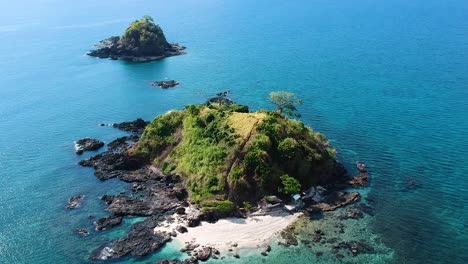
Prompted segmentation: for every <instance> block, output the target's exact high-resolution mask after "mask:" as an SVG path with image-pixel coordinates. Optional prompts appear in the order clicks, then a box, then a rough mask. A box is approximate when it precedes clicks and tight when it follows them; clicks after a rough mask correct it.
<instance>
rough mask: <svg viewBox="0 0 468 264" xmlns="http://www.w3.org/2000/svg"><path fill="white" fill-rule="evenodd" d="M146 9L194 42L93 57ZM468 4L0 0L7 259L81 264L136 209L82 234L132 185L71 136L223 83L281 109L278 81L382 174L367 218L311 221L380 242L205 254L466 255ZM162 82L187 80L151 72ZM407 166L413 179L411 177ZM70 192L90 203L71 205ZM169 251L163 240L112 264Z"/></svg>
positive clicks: (3, 258)
mask: <svg viewBox="0 0 468 264" xmlns="http://www.w3.org/2000/svg"><path fill="white" fill-rule="evenodd" d="M146 14H148V15H151V16H153V17H154V19H155V20H156V21H157V22H158V23H159V24H160V25H161V27H162V28H163V29H164V31H165V34H166V37H167V38H168V40H170V41H173V42H179V43H181V44H182V45H185V46H187V47H188V50H187V51H188V54H187V55H183V56H178V57H171V58H168V59H164V60H161V61H157V62H151V63H144V64H133V63H126V62H122V61H110V60H101V59H96V58H91V57H88V56H86V55H85V53H86V51H87V50H89V49H90V48H92V47H93V44H96V43H97V42H98V41H99V40H101V39H104V38H106V37H109V36H111V35H119V34H121V33H122V32H123V30H124V29H125V28H126V26H127V25H128V24H129V22H131V21H132V20H133V19H136V18H139V17H141V16H143V15H146ZM467 17H468V2H467V1H465V0H444V1H436V0H424V1H423V0H412V1H407V0H392V1H378V0H377V1H371V0H339V1H337V0H308V1H305V0H304V1H300V0H297V1H277V0H257V1H247V0H245V1H244V0H228V1H216V0H203V1H202V0H197V1H195V0H194V1H184V0H181V1H122V0H115V1H91V0H82V1H64V0H61V1H58V0H38V1H24V0H18V1H4V0H1V1H0V40H1V41H0V132H1V136H0V263H6V264H13V263H15V264H16V263H28V264H29V263H38V264H42V263H89V262H90V261H89V260H88V257H89V255H90V253H91V252H92V250H93V249H94V248H96V247H97V246H99V245H101V244H103V243H105V242H107V241H109V240H110V239H115V238H117V237H119V236H122V235H123V234H124V233H125V232H126V231H127V230H128V228H129V227H130V225H131V224H132V223H135V222H138V221H141V220H142V219H141V218H126V219H125V223H124V224H123V225H122V226H120V227H118V228H115V229H113V230H111V231H106V232H101V233H97V232H94V231H92V234H91V235H90V236H88V237H80V236H79V235H77V234H75V233H74V229H75V228H76V227H86V228H89V229H92V221H93V219H95V218H96V217H102V216H105V215H106V212H105V211H104V210H103V209H104V204H103V203H101V202H100V201H99V197H100V196H101V195H103V194H114V193H118V192H123V191H126V189H127V185H126V184H124V183H121V182H119V181H112V180H111V181H107V182H100V181H99V180H97V179H96V178H95V177H94V175H93V171H92V170H91V169H89V168H82V167H80V166H78V165H77V163H78V161H79V160H80V159H83V158H86V157H88V156H90V155H93V154H95V153H87V154H85V155H83V156H77V155H76V154H75V153H74V150H73V141H74V140H76V139H79V138H82V137H86V136H88V137H95V138H98V139H101V140H104V141H105V142H110V141H111V140H113V139H115V138H116V137H118V136H122V135H124V134H125V133H123V132H121V131H118V130H116V129H113V128H111V127H99V126H97V124H98V123H113V122H121V121H127V120H134V119H135V118H137V117H142V118H144V119H147V120H151V119H152V118H154V117H155V116H156V115H158V114H161V113H164V112H166V111H168V110H170V109H178V108H182V107H183V106H184V105H186V104H189V103H201V102H204V101H205V100H206V99H207V98H208V97H209V96H212V95H214V94H215V93H216V92H218V91H222V90H225V89H230V90H231V91H232V99H234V100H235V101H237V102H239V103H242V104H247V105H249V106H251V108H252V109H259V108H268V109H273V106H272V105H271V104H270V103H269V102H268V99H267V97H268V94H269V93H270V92H271V91H278V90H287V91H291V92H293V93H295V94H296V95H297V96H298V97H300V98H301V99H302V100H303V101H304V104H303V105H302V106H301V107H300V109H299V111H300V113H301V114H302V116H303V117H302V121H304V122H305V123H306V124H307V125H310V126H312V127H313V128H314V130H316V131H320V132H322V133H323V134H325V135H326V136H327V137H328V138H329V139H330V140H331V142H332V144H333V145H334V146H335V147H336V148H337V150H338V158H339V159H340V160H341V161H342V162H343V163H344V164H345V165H346V166H347V168H349V170H350V172H351V173H354V172H355V171H354V168H353V164H354V162H355V161H356V160H363V161H365V162H366V163H367V164H368V166H369V167H370V169H371V177H372V182H371V185H370V187H368V188H365V189H362V190H361V191H362V193H363V196H364V197H365V198H364V199H363V201H364V202H366V203H369V204H370V205H372V206H373V207H374V210H375V214H374V215H373V216H369V215H368V216H366V217H365V218H364V219H361V220H346V221H338V220H337V219H336V217H337V214H340V211H338V212H334V213H329V214H325V215H324V217H323V218H322V219H319V220H314V221H307V222H305V223H303V228H304V231H303V232H304V234H305V233H307V232H309V231H313V230H315V229H321V230H324V232H325V233H326V234H327V236H328V237H334V236H336V237H337V239H340V241H342V240H345V241H348V240H363V241H367V242H368V243H370V244H371V245H373V247H374V248H375V249H376V250H375V253H374V254H361V255H359V256H357V257H352V256H348V255H345V256H344V258H343V259H339V258H336V256H335V255H334V254H332V253H331V252H330V249H329V248H328V249H327V248H325V247H324V248H323V249H322V248H320V247H319V246H318V247H317V248H310V247H307V246H305V245H303V244H302V243H300V244H299V246H297V247H291V248H283V247H278V246H274V248H273V251H272V253H271V254H270V256H269V257H263V256H260V255H259V254H257V253H252V252H251V254H250V255H249V254H246V255H241V256H242V258H241V259H239V260H235V259H234V258H232V257H229V256H228V257H226V258H225V259H224V260H222V261H218V262H216V261H211V262H212V263H221V262H222V263H289V264H293V263H457V264H463V263H468V250H467V248H468V207H467V206H466V203H467V202H468V161H467V160H468V155H467V151H468V19H467ZM165 78H170V79H175V80H178V81H179V82H180V83H181V86H179V87H177V88H174V89H168V90H162V89H159V88H155V87H152V86H150V85H149V82H150V81H152V80H160V79H165ZM408 179H413V180H414V181H416V182H417V185H418V186H417V187H416V188H410V189H408V188H406V187H407V185H406V182H407V181H408ZM77 194H84V195H85V196H86V197H85V200H84V204H83V207H82V208H80V209H76V210H66V209H65V205H66V201H67V199H68V197H70V196H72V195H77ZM88 215H92V216H94V217H95V218H88ZM340 225H343V226H341V227H339V228H342V229H344V234H342V233H340V232H338V233H339V234H338V233H337V234H335V233H336V230H335V229H336V227H337V226H340ZM318 251H323V253H324V254H323V256H321V257H317V256H316V255H315V253H317V252H318ZM177 257H182V255H181V253H179V252H178V251H177V247H176V246H175V245H173V244H168V245H167V246H166V247H165V248H164V249H162V250H161V251H159V252H157V253H155V254H153V255H151V256H149V257H147V258H144V259H139V260H136V259H131V258H129V259H123V260H121V261H117V262H115V263H137V262H138V263H155V262H156V261H157V260H158V259H161V258H177Z"/></svg>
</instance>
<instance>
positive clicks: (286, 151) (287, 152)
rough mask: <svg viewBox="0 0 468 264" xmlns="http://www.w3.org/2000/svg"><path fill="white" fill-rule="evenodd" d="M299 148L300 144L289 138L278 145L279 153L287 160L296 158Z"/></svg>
mask: <svg viewBox="0 0 468 264" xmlns="http://www.w3.org/2000/svg"><path fill="white" fill-rule="evenodd" d="M298 147H299V144H298V143H297V141H296V140H295V139H294V138H290V137H288V138H285V139H284V140H283V141H281V142H280V143H279V144H278V151H279V153H280V155H281V157H283V158H285V159H292V158H294V156H296V151H297V148H298Z"/></svg>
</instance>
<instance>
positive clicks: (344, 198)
mask: <svg viewBox="0 0 468 264" xmlns="http://www.w3.org/2000/svg"><path fill="white" fill-rule="evenodd" d="M360 197H361V196H360V195H359V193H357V192H351V193H347V192H333V193H331V194H330V195H328V196H327V197H326V198H325V200H324V201H323V202H322V203H318V204H316V205H313V207H317V208H320V209H321V210H322V211H333V210H335V209H337V208H340V207H343V206H346V205H348V204H351V203H354V202H356V201H358V200H359V199H360Z"/></svg>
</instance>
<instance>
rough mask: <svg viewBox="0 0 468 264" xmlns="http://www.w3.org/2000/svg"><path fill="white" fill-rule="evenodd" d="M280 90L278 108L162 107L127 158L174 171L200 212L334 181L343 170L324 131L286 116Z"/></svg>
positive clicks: (286, 104) (275, 95)
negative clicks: (201, 209) (252, 109)
mask: <svg viewBox="0 0 468 264" xmlns="http://www.w3.org/2000/svg"><path fill="white" fill-rule="evenodd" d="M287 95H288V94H286V93H280V94H278V93H273V94H272V98H273V99H274V100H275V103H277V105H278V111H265V110H260V111H257V112H249V108H248V107H247V106H244V105H238V104H224V103H209V104H202V105H189V106H187V107H185V109H184V110H180V111H170V112H168V113H166V114H163V115H160V116H158V117H157V118H156V119H154V120H153V121H152V122H151V123H150V124H149V125H148V126H147V127H146V129H145V131H144V132H143V135H142V137H141V140H140V141H139V142H138V143H137V146H136V148H135V149H134V152H133V153H132V155H136V156H138V157H141V158H144V159H145V160H147V161H148V162H150V163H152V164H153V165H154V166H156V167H158V168H161V169H162V171H163V172H164V173H165V174H169V173H170V174H177V175H180V176H181V178H182V179H183V181H184V182H185V185H186V187H187V189H188V191H189V194H190V198H191V200H192V201H193V202H196V203H200V204H201V205H202V207H203V208H204V209H205V210H211V209H218V210H221V211H226V210H234V209H235V208H236V206H241V207H242V206H243V205H246V204H256V203H257V201H259V200H260V199H262V198H264V197H265V196H269V195H278V196H280V197H285V196H286V197H288V196H290V195H292V194H297V193H300V192H301V190H304V189H307V188H309V187H310V186H317V185H328V184H330V183H332V182H335V181H336V180H337V178H338V177H340V176H342V174H343V169H342V167H341V165H339V164H338V163H337V162H336V161H335V159H334V156H335V150H334V149H333V148H332V147H331V146H330V145H329V143H328V141H327V139H326V138H325V136H323V135H322V134H320V133H318V132H314V131H313V130H312V129H311V128H310V127H307V126H305V125H304V123H302V122H300V121H298V120H293V119H289V118H287V117H286V116H285V115H283V114H282V112H283V111H285V112H288V113H289V114H293V113H292V111H291V106H293V104H291V101H290V100H289V99H287V98H286V97H287ZM285 98H286V99H285ZM282 101H287V102H282Z"/></svg>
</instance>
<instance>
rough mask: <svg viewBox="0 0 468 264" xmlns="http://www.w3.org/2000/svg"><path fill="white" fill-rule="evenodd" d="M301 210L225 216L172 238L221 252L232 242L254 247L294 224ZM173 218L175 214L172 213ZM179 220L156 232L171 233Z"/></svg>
mask: <svg viewBox="0 0 468 264" xmlns="http://www.w3.org/2000/svg"><path fill="white" fill-rule="evenodd" d="M302 215H303V214H302V213H295V214H290V213H288V212H285V211H283V210H277V211H275V212H270V213H268V214H264V215H251V216H249V217H247V218H246V219H243V218H226V219H221V220H218V221H217V222H216V223H207V222H202V223H201V224H200V225H199V226H197V227H192V228H188V232H186V233H177V236H176V237H173V240H174V241H175V242H177V243H179V244H180V245H181V246H184V245H185V243H192V244H194V243H196V244H199V245H200V246H210V247H214V248H216V249H218V250H219V251H220V252H227V251H228V250H229V249H230V248H233V246H232V245H234V244H237V248H240V249H254V248H260V247H263V246H266V245H267V244H268V243H270V242H271V240H272V239H273V238H274V237H275V236H276V235H278V234H279V233H280V232H281V231H282V230H284V229H286V228H287V227H288V226H289V225H291V224H293V223H294V222H295V221H296V220H297V219H298V218H299V217H300V216H302ZM175 217H176V216H175ZM177 225H180V222H178V221H174V222H173V223H170V224H168V223H163V224H161V225H160V226H158V227H156V228H155V231H166V232H172V231H173V230H175V227H176V226H177Z"/></svg>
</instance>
